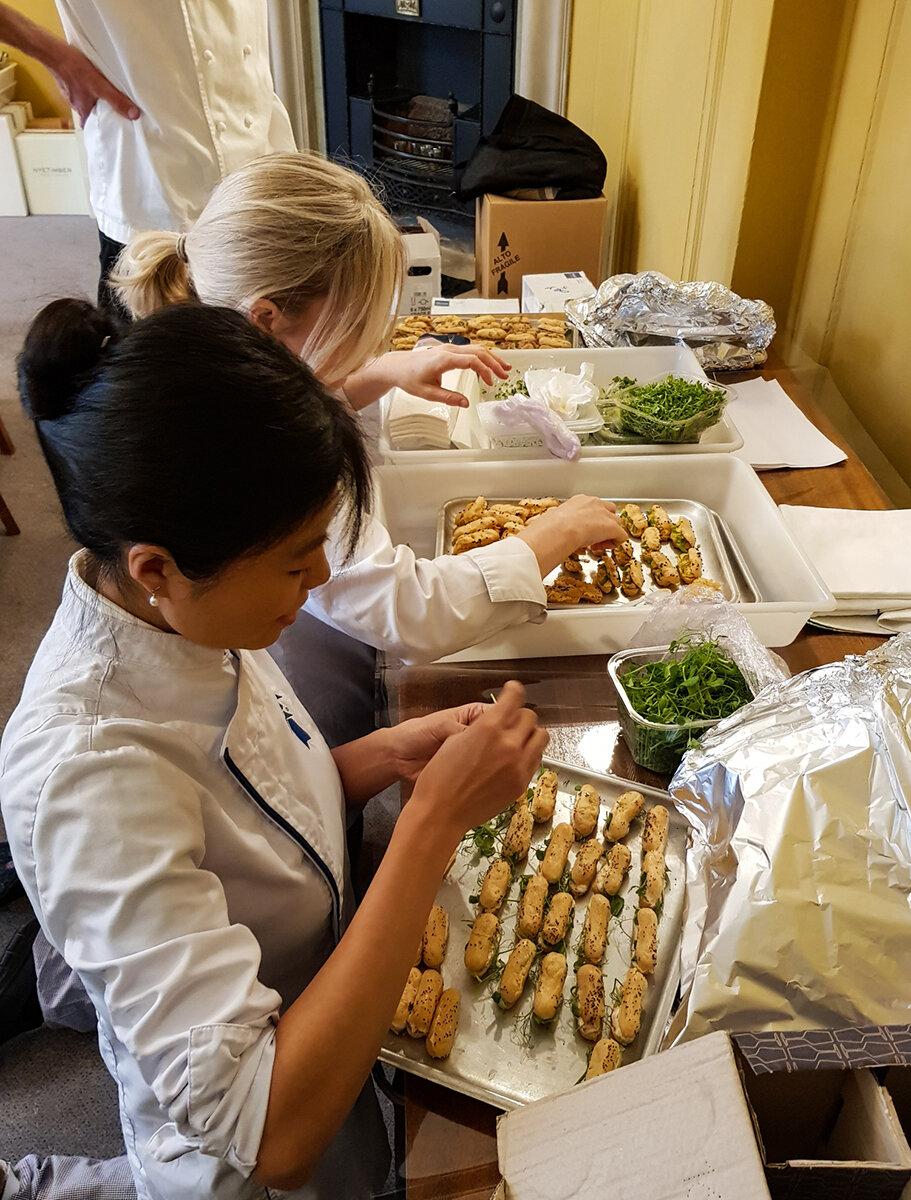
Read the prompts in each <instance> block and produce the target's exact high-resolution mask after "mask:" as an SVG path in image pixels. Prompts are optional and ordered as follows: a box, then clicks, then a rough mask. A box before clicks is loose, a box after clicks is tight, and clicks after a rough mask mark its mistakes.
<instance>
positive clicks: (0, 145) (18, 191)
mask: <svg viewBox="0 0 911 1200" xmlns="http://www.w3.org/2000/svg"><path fill="white" fill-rule="evenodd" d="M14 120H15V118H14V117H13V115H12V114H11V113H4V112H0V217H27V216H28V204H27V203H26V200H25V188H24V187H23V186H22V176H21V174H20V173H19V156H18V155H17V154H16V126H15V123H14Z"/></svg>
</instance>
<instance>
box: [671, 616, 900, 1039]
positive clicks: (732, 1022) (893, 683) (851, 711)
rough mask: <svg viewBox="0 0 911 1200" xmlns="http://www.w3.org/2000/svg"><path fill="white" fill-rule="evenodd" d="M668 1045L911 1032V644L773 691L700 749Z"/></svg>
mask: <svg viewBox="0 0 911 1200" xmlns="http://www.w3.org/2000/svg"><path fill="white" fill-rule="evenodd" d="M670 792H671V794H672V796H673V797H674V799H675V801H676V804H677V807H678V808H679V810H680V811H681V812H682V813H683V815H684V817H685V818H686V820H687V821H688V822H689V824H690V827H691V835H690V836H691V845H690V849H689V852H688V855H687V885H686V901H687V910H686V917H685V925H684V940H683V946H682V961H681V972H682V985H681V986H682V991H683V1001H682V1003H681V1005H680V1008H679V1009H678V1012H677V1014H676V1016H675V1018H674V1020H673V1022H672V1025H671V1029H670V1032H669V1034H668V1038H667V1044H670V1043H675V1042H681V1041H687V1040H689V1039H691V1038H694V1037H697V1036H700V1035H701V1034H704V1033H708V1032H710V1031H712V1030H716V1029H727V1030H730V1031H732V1032H758V1031H761V1030H783V1029H837V1028H843V1027H845V1026H848V1025H862V1024H877V1025H894V1024H905V1023H907V1022H908V1021H911V936H909V934H911V903H909V898H911V814H909V800H911V634H901V635H899V636H898V637H896V638H895V639H893V641H891V642H889V643H887V644H886V645H884V646H882V647H880V648H878V649H877V650H874V651H871V653H870V654H867V655H865V656H863V657H860V656H851V657H849V658H847V659H845V661H844V662H841V663H835V664H832V665H829V666H825V667H819V668H816V669H815V670H812V671H807V672H804V673H803V674H801V675H797V676H795V677H794V678H793V679H790V680H786V681H784V682H782V683H779V684H772V685H770V686H769V687H767V688H766V689H765V690H764V691H762V692H761V693H760V694H759V695H758V696H757V697H756V699H755V700H754V701H753V702H752V703H751V704H749V705H747V706H746V707H745V708H742V709H740V711H739V712H737V713H735V714H733V716H731V717H728V718H726V719H725V720H724V721H722V722H720V723H719V724H718V725H716V726H715V727H714V728H713V729H712V730H710V731H709V733H708V734H707V735H706V736H705V738H704V739H703V740H702V743H701V745H700V746H699V747H698V749H694V750H691V751H689V752H688V753H687V755H686V756H685V757H684V759H683V762H682V763H681V764H680V767H679V769H678V771H677V773H676V775H675V776H674V778H673V780H672V781H671V786H670Z"/></svg>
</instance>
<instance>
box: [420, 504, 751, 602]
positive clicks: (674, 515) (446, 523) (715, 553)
mask: <svg viewBox="0 0 911 1200" xmlns="http://www.w3.org/2000/svg"><path fill="white" fill-rule="evenodd" d="M520 498H521V497H515V496H488V497H487V502H488V504H517V503H518V502H519V499H520ZM474 499H475V497H474V496H459V497H457V498H456V499H454V500H449V501H448V502H447V503H446V504H444V505H443V506H442V508H441V509H440V514H439V519H438V523H437V542H436V553H437V555H442V554H451V553H452V543H453V536H454V531H455V528H456V523H455V522H456V515H457V514H458V513H459V511H460V510H461V509H463V508H464V507H465V506H466V504H470V503H471V502H472V501H473V500H474ZM613 503H614V504H616V506H617V511H618V512H619V511H620V509H621V508H622V507H623V505H624V504H638V505H639V507H640V508H641V509H642V511H643V512H645V510H646V509H647V508H648V507H649V506H650V505H652V504H660V505H662V506H663V507H664V509H665V510H666V511H667V514H668V516H669V517H670V518H671V520H672V521H679V520H680V518H681V517H687V518H688V519H689V520H690V522H691V524H692V526H693V532H694V533H695V535H696V545H697V547H698V549H699V552H700V554H701V555H702V575H703V578H705V579H712V580H715V581H716V582H717V583H719V584H721V592H722V594H723V595H724V596H726V597H727V599H728V600H732V601H735V602H736V601H747V602H752V601H755V600H756V599H757V594H756V589H755V586H753V585H751V583H750V580H749V573H748V572H747V570H746V567H745V565H744V563H743V558H742V556H741V555H740V553H739V551H737V552H736V554H735V556H732V554H731V553H730V552H729V551H730V548H732V547H733V545H734V542H733V538H732V537H731V534H730V532H729V531H727V530H726V531H725V534H724V537H722V535H721V533H720V531H719V527H720V526H722V525H723V522H722V520H721V518H720V517H719V516H718V514H717V513H715V512H713V511H712V510H711V509H710V508H707V507H706V506H705V505H704V504H700V503H699V501H698V500H663V499H661V498H660V497H657V496H653V497H651V498H649V499H642V498H636V497H633V496H626V497H624V498H623V499H620V500H613ZM630 541H631V542H632V545H633V551H634V552H635V557H636V559H637V560H638V559H639V540H638V538H631V539H630ZM666 546H667V543H664V546H663V547H662V548H665V547H666ZM675 556H676V555H675V552H674V551H673V548H672V549H671V554H670V555H669V557H670V558H671V561H674V558H675ZM732 557H733V562H732ZM581 563H582V569H583V574H584V577H585V579H586V580H588V581H589V582H591V581H592V580H593V579H594V575H595V571H596V570H597V566H598V564H597V561H596V560H595V559H592V558H589V556H588V555H586V554H583V555H582V556H581ZM560 570H561V568H560V567H556V568H555V569H554V570H553V571H551V572H550V574H549V575H547V576H546V577H545V579H544V582H545V584H550V583H553V581H554V580H555V579H556V577H557V576H558V575H559V574H560ZM642 574H643V583H642V590H641V591H640V593H639V595H638V596H632V597H629V596H624V595H623V594H622V593H621V592H619V591H616V592H614V593H613V594H612V595H609V596H605V597H604V602H603V604H597V605H595V604H590V603H581V604H553V603H549V604H548V605H547V607H548V608H551V609H573V610H574V609H583V608H584V609H589V608H594V609H598V608H614V607H618V606H619V607H627V606H629V605H632V604H638V603H641V601H642V600H644V599H645V597H646V596H649V595H651V594H652V593H654V592H669V591H670V589H669V588H659V587H658V586H657V585H656V584H655V583H654V582H653V581H652V575H651V571H649V569H648V567H646V566H645V565H644V564H643V568H642Z"/></svg>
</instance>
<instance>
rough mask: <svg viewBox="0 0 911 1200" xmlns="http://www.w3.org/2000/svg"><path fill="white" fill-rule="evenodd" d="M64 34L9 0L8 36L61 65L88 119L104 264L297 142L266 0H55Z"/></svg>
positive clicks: (3, 36)
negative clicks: (274, 63) (277, 74)
mask: <svg viewBox="0 0 911 1200" xmlns="http://www.w3.org/2000/svg"><path fill="white" fill-rule="evenodd" d="M55 2H56V5H57V10H58V13H59V15H60V20H61V23H62V25H63V29H64V33H65V35H66V41H63V40H62V39H60V38H58V37H55V36H54V35H53V34H51V33H50V32H49V31H47V30H45V29H42V28H41V27H40V26H37V25H35V24H34V23H33V22H31V21H29V20H28V19H27V18H25V17H24V16H23V14H21V13H18V12H17V11H16V10H15V9H13V8H11V7H10V6H8V5H6V4H2V3H0V40H5V41H8V42H10V43H11V44H12V45H14V46H16V47H17V48H19V49H21V50H24V51H25V52H26V53H28V54H30V55H32V56H33V57H35V58H36V59H38V61H40V62H41V63H43V64H44V65H45V66H47V67H48V68H49V70H51V71H52V72H53V73H54V75H55V76H56V78H57V80H58V81H59V83H60V85H61V87H62V88H63V90H64V92H65V93H66V95H67V98H68V99H69V101H70V103H71V104H72V106H73V108H74V109H75V110H76V112H77V113H78V114H79V116H80V118H81V119H82V122H83V129H84V134H85V149H86V157H87V161H88V173H89V193H90V199H91V205H92V211H93V212H94V214H95V220H96V223H97V225H98V231H99V235H100V243H101V252H100V258H101V264H102V275H103V277H104V276H106V274H107V271H108V270H109V268H110V267H111V266H112V265H113V263H114V261H115V260H116V258H117V255H118V254H119V252H120V250H121V249H122V248H123V244H124V243H126V242H127V241H129V239H130V238H131V237H132V236H133V235H134V234H135V233H139V232H141V231H142V230H144V229H159V228H160V229H173V230H178V231H179V230H181V229H187V228H189V226H190V225H191V224H192V223H193V222H194V221H195V220H196V218H197V217H198V216H199V214H200V212H201V211H202V208H203V206H204V204H205V202H206V200H207V199H208V198H209V195H210V193H211V192H212V189H213V188H214V187H215V186H216V184H217V183H218V182H219V181H220V180H222V179H224V178H225V176H226V175H228V174H230V172H231V171H233V170H235V169H236V168H237V167H239V166H241V165H242V164H243V163H245V162H247V161H249V160H250V159H251V158H255V157H257V156H258V155H261V154H268V153H271V152H272V151H277V150H294V149H295V148H296V147H295V143H294V135H293V132H292V129H291V122H290V120H289V119H288V114H287V113H286V111H285V109H284V107H283V106H282V103H281V101H280V100H279V98H278V97H277V96H276V94H275V90H274V87H273V82H272V73H271V68H270V65H269V43H268V14H267V8H266V4H265V2H264V0H253V2H250V0H155V3H151V4H134V3H125V2H124V0H55Z"/></svg>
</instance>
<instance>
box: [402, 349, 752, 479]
mask: <svg viewBox="0 0 911 1200" xmlns="http://www.w3.org/2000/svg"><path fill="white" fill-rule="evenodd" d="M418 353H420V351H418ZM497 353H498V354H501V355H502V357H504V358H505V359H506V361H507V362H509V363H510V364H511V365H512V366H513V367H516V368H518V369H519V370H521V371H525V370H527V369H528V368H529V367H545V366H554V367H564V368H565V369H566V370H569V371H572V372H574V373H575V372H577V371H578V370H579V364H580V363H583V362H590V363H592V364H593V366H594V368H595V370H594V376H593V379H594V382H595V383H596V384H598V385H599V386H600V387H606V386H607V385H608V384H609V383H610V381H611V380H612V379H613V377H614V376H615V375H629V376H630V377H631V378H633V379H650V378H654V377H655V376H656V375H662V374H668V373H672V372H673V373H676V374H685V375H698V376H699V377H700V378H703V379H704V378H706V375H705V372H704V371H703V369H702V367H701V366H700V365H699V362H698V361H697V359H696V356H695V354H694V353H693V351H692V350H691V349H690V348H689V346H683V345H680V346H618V347H607V348H605V347H592V348H590V349H587V348H582V349H577V350H517V351H514V352H513V351H506V350H504V351H499V350H498V351H497ZM486 390H487V389H486V388H485V387H484V385H482V387H481V394H482V396H483V395H484V394H485V392H486ZM380 409H381V413H382V425H381V432H380V436H379V453H380V456H381V458H382V459H383V460H384V461H387V462H393V463H401V464H403V465H407V464H408V463H412V464H420V463H432V462H494V461H495V462H502V461H507V462H509V461H513V460H516V459H534V460H535V461H538V460H542V459H543V460H544V461H548V460H550V459H551V457H552V456H551V455H550V453H549V452H548V451H547V450H546V449H545V448H544V447H543V446H521V447H516V448H509V449H507V448H504V447H502V446H497V447H491V446H490V444H489V442H488V439H487V436H486V435H485V433H484V431H483V430H482V429H481V423H480V421H479V419H478V416H477V412H476V410H475V408H474V406H473V405H472V406H471V407H469V408H467V409H461V410H460V411H459V415H458V417H457V419H456V425H455V431H454V433H453V440H454V441H455V442H456V443H458V444H460V445H462V446H464V447H465V448H464V449H451V450H395V449H393V447H392V445H391V444H390V442H389V438H388V436H387V434H386V413H387V411H388V403H387V398H386V397H385V396H384V397H383V399H382V400H381V401H380ZM742 445H743V438H742V437H741V435H740V432H739V431H738V429H737V427H736V426H735V425H734V423H733V421H731V420H729V419H728V418H727V417H725V416H722V418H721V420H720V421H719V422H718V424H717V425H713V426H712V428H711V429H707V430H706V431H705V433H704V434H703V435H702V437H701V438H700V439H699V441H698V442H684V443H680V444H666V445H646V444H643V445H616V446H583V447H582V457H583V458H586V459H587V458H595V459H597V458H616V457H618V456H623V457H629V456H630V455H636V456H638V455H650V454H661V455H664V454H671V455H675V456H676V455H688V454H730V453H732V452H733V451H734V450H739V449H740V448H741V446H742Z"/></svg>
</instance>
